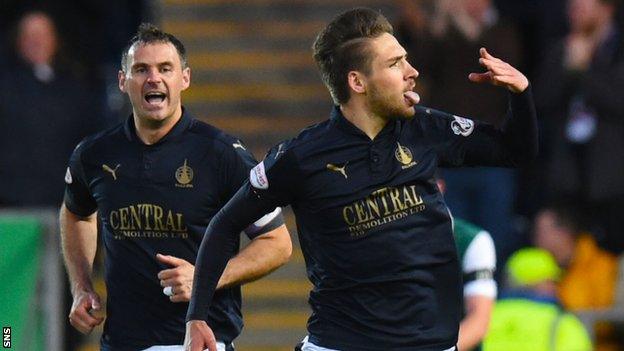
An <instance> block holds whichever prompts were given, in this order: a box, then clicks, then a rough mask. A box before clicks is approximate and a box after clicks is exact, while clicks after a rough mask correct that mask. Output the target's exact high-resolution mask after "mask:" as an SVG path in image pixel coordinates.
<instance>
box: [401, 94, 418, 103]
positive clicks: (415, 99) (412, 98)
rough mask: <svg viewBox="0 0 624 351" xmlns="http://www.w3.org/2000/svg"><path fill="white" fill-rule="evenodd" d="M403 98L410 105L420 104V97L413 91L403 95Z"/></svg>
mask: <svg viewBox="0 0 624 351" xmlns="http://www.w3.org/2000/svg"><path fill="white" fill-rule="evenodd" d="M403 97H404V98H406V99H407V100H408V101H409V102H410V103H411V104H412V105H416V104H418V103H419V102H420V96H418V94H416V93H415V92H413V91H407V92H405V93H403Z"/></svg>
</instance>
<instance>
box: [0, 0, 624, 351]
mask: <svg viewBox="0 0 624 351" xmlns="http://www.w3.org/2000/svg"><path fill="white" fill-rule="evenodd" d="M41 3H42V2H41V1H19V0H12V1H4V2H3V3H2V5H0V6H2V7H3V8H2V9H0V35H1V36H0V91H2V94H0V147H1V149H2V150H3V152H2V153H0V206H1V207H12V208H14V207H56V206H58V204H60V202H61V199H62V196H63V187H64V185H63V175H64V173H65V167H66V163H67V159H68V157H69V155H70V153H71V151H72V148H73V147H74V146H75V145H76V144H77V142H78V141H79V140H80V139H82V138H83V137H84V136H86V135H88V134H91V133H93V132H95V131H97V130H101V129H102V128H104V127H106V126H109V125H112V124H114V123H116V122H118V121H119V120H120V119H121V118H123V116H125V115H126V114H127V112H128V111H127V106H126V104H125V101H124V99H123V97H122V96H121V95H120V93H119V91H118V89H117V82H116V79H117V73H116V72H117V69H118V60H119V58H118V57H119V53H120V52H121V49H122V47H123V46H124V45H125V43H126V40H127V39H128V38H129V37H130V36H131V34H132V33H134V31H135V30H136V27H137V26H138V24H139V23H140V22H141V21H146V20H153V19H154V18H153V13H152V11H151V10H150V7H149V6H148V5H147V1H129V0H128V1H106V2H105V1H101V0H99V1H88V2H85V1H61V2H54V1H50V2H43V3H44V5H41ZM396 4H397V14H398V16H397V17H396V18H395V20H396V22H395V23H396V25H395V31H396V33H397V36H398V38H399V39H400V41H401V43H402V44H403V45H404V46H405V47H406V49H407V50H408V53H409V60H410V61H411V62H412V64H413V65H414V67H416V68H417V69H418V70H419V71H420V73H421V75H420V77H419V79H418V81H417V83H418V87H417V89H416V90H417V91H418V92H419V93H420V95H421V97H422V101H423V103H424V104H426V105H428V106H431V107H433V108H436V109H440V110H445V111H450V112H452V113H455V114H457V115H459V116H465V117H470V118H475V119H479V120H482V121H485V122H488V123H493V124H496V125H500V124H501V123H502V121H503V117H504V116H503V115H500V113H499V111H502V110H505V107H506V105H507V96H506V94H505V93H504V92H501V91H500V89H494V88H492V87H489V86H486V85H475V84H472V83H471V82H469V81H468V79H467V75H468V73H470V72H476V71H480V68H479V66H478V62H477V58H478V49H479V48H480V47H487V48H488V50H489V51H490V52H491V53H492V54H493V55H495V56H498V57H501V58H504V59H505V60H506V61H507V62H509V63H511V64H512V65H514V66H516V67H520V68H521V70H522V71H523V72H525V73H527V75H528V76H529V77H530V81H531V83H532V84H531V85H532V90H533V93H534V96H535V99H536V105H537V112H538V117H539V123H540V155H539V159H538V160H537V161H536V162H535V163H533V164H532V165H531V166H530V167H527V168H524V169H521V170H518V171H513V170H507V169H497V168H479V169H462V170H447V171H445V172H444V175H443V176H444V178H445V180H446V182H447V183H448V187H449V189H451V191H449V192H448V193H447V194H446V195H445V196H446V200H447V203H448V205H449V207H450V209H451V211H452V213H453V215H454V216H457V217H459V218H463V219H466V220H468V221H470V222H472V223H474V224H476V225H478V226H480V227H483V228H484V229H486V230H487V231H489V232H490V233H491V235H492V238H493V239H494V243H495V247H496V251H497V260H498V267H499V270H498V274H497V280H498V281H499V282H500V284H501V286H502V287H503V289H502V291H505V290H506V289H509V291H517V290H518V289H517V288H518V284H517V283H518V282H521V283H523V284H524V285H525V286H526V285H531V286H532V287H533V288H534V290H532V291H533V292H535V291H538V290H539V289H538V290H535V289H537V288H536V287H537V283H540V284H541V283H543V282H544V281H548V282H551V283H554V285H552V284H551V285H548V287H550V288H552V289H550V290H549V289H545V290H544V289H542V290H539V291H540V292H544V291H548V299H546V300H548V303H551V302H552V303H555V304H556V305H557V306H562V307H563V308H565V309H567V310H571V311H583V310H587V309H594V310H595V309H607V308H611V307H613V306H614V303H615V302H616V301H619V300H620V299H621V298H622V297H621V296H620V295H624V289H622V288H620V286H619V285H620V283H623V282H621V281H620V280H619V279H618V277H619V275H620V271H619V268H618V267H619V265H620V261H621V257H622V255H621V254H622V251H623V250H624V233H622V229H621V222H620V221H619V220H620V219H621V218H624V103H622V101H624V50H623V49H624V45H623V44H624V41H623V40H624V37H623V36H622V34H623V29H624V27H623V25H624V23H623V22H622V18H623V16H622V13H623V10H622V7H621V6H620V1H618V0H548V1H542V0H522V1H520V0H499V1H495V0H400V1H396ZM174 34H175V33H174ZM256 156H259V155H256ZM527 246H528V247H534V248H538V249H541V250H543V251H539V252H538V253H535V252H532V253H530V254H529V255H525V256H516V254H518V252H517V251H518V250H520V249H521V248H523V247H527ZM544 252H546V253H547V254H548V255H551V256H548V257H552V260H550V259H549V258H548V257H547V258H544V257H543V253H544ZM510 257H512V258H516V257H521V258H522V257H524V259H526V258H527V257H529V258H530V259H535V260H537V261H538V262H542V263H543V262H548V264H546V263H544V264H543V265H539V264H538V267H544V266H546V267H551V266H553V267H555V268H552V269H550V270H547V272H545V273H544V275H543V276H540V278H539V279H537V280H532V279H533V278H534V277H533V278H526V277H524V278H522V279H520V278H518V276H522V273H518V271H517V270H518V266H515V268H510V269H511V271H513V274H511V276H512V278H510V279H511V280H510V279H508V280H505V279H506V278H505V273H506V272H509V271H510V269H508V270H505V269H502V268H501V267H504V266H505V264H506V263H507V261H508V258H510ZM520 261H522V260H520ZM529 261H530V260H529ZM513 262H514V261H512V260H509V263H510V264H511V263H513ZM549 265H550V266H549ZM511 266H512V265H510V266H509V267H511ZM528 267H529V268H528V270H533V271H535V270H538V271H539V269H537V268H535V266H531V264H528ZM524 269H527V268H526V267H524ZM514 279H515V280H514ZM512 281H515V283H513V282H512ZM541 288H542V286H541V285H540V289H541ZM553 289H554V290H553ZM618 294H620V295H618ZM512 295H513V296H515V297H517V296H518V295H517V294H515V295H514V294H512ZM533 295H534V294H533ZM533 295H532V296H533ZM537 295H540V294H537ZM501 296H505V293H503V294H501ZM540 296H541V297H540V299H541V300H540V301H543V300H544V299H545V298H544V294H541V295H540ZM538 300H539V299H538ZM531 301H536V299H532V300H531ZM507 306H509V305H507ZM523 308H526V306H525V307H523ZM502 313H503V312H499V314H502ZM505 313H507V312H505ZM495 316H496V312H495ZM499 320H502V319H500V318H499ZM495 321H496V320H495ZM495 321H493V323H494V322H495ZM501 323H503V322H501ZM570 323H572V322H570ZM572 324H573V323H572ZM492 328H493V330H496V329H497V328H499V326H497V325H495V324H493V325H492ZM618 328H619V329H618ZM620 329H621V326H620V325H618V323H608V324H600V325H598V326H597V328H596V329H595V330H593V331H591V333H592V334H593V333H595V335H596V336H597V337H598V339H597V345H598V346H597V348H596V349H601V350H617V349H621V348H622V346H620V345H623V343H622V340H620V339H621V338H622V333H618V330H620ZM485 346H486V347H487V343H486V345H485Z"/></svg>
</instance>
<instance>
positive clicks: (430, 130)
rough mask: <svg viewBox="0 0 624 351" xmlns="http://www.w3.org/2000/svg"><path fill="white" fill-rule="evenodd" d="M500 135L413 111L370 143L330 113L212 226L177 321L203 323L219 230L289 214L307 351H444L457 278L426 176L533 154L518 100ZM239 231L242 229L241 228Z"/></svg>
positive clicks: (438, 198)
mask: <svg viewBox="0 0 624 351" xmlns="http://www.w3.org/2000/svg"><path fill="white" fill-rule="evenodd" d="M511 106H512V107H513V108H512V109H510V116H509V120H508V125H507V126H506V128H505V129H504V130H498V129H495V128H494V127H492V126H490V125H486V124H481V123H479V122H474V121H472V120H469V119H465V118H461V117H458V116H454V115H451V114H447V113H443V112H439V111H435V110H432V109H429V108H425V107H417V108H416V114H415V116H414V117H413V118H411V119H407V120H391V121H390V122H388V124H387V125H386V126H385V128H384V129H383V130H382V131H381V132H380V133H379V134H378V135H377V136H376V137H375V138H374V140H370V138H368V137H367V136H366V135H365V134H364V133H363V132H362V131H361V130H360V129H358V128H357V127H355V126H354V125H353V124H351V123H350V122H349V121H348V120H347V119H345V118H344V116H343V115H342V114H341V112H340V109H339V108H338V107H336V108H335V109H334V110H333V112H332V116H331V118H330V119H329V120H327V121H325V122H323V123H320V124H318V125H316V126H313V127H311V128H309V129H307V130H304V131H303V132H302V133H301V134H300V135H299V136H297V137H296V138H294V139H292V140H289V141H286V142H284V143H281V144H279V145H278V146H276V147H275V148H273V149H272V150H271V151H270V152H269V153H268V155H267V156H266V157H265V159H264V161H263V162H261V163H260V164H258V165H257V166H256V167H255V168H254V169H253V170H252V171H251V174H250V181H249V182H248V183H246V184H245V185H243V187H242V188H241V189H240V190H239V192H238V193H237V194H236V195H235V196H234V198H233V199H232V200H231V201H230V202H229V203H228V204H227V205H226V206H225V207H224V208H223V209H222V210H221V212H220V213H219V214H218V215H217V216H215V218H214V219H213V221H212V222H211V223H210V225H209V227H208V233H207V236H206V237H205V239H204V242H203V243H202V247H201V248H200V252H199V256H198V261H197V262H198V265H197V270H198V271H197V273H196V277H199V280H196V285H195V291H194V293H193V298H192V300H191V304H190V307H189V313H188V315H187V320H190V319H205V313H206V309H207V307H208V306H209V302H210V296H211V292H212V291H213V288H214V285H215V284H216V281H217V280H218V277H219V275H220V272H219V269H222V268H223V265H224V263H223V262H224V260H223V259H222V258H219V257H218V255H217V252H218V251H219V250H223V249H224V248H226V247H229V246H231V245H232V244H233V242H232V238H233V237H234V236H233V235H232V233H233V232H235V231H236V230H237V228H236V226H232V224H231V221H230V219H232V218H237V219H239V220H240V221H241V224H242V223H248V221H249V219H247V218H245V214H250V213H260V212H262V211H265V210H266V209H267V208H271V207H273V206H277V205H286V204H291V205H292V208H293V211H294V213H295V216H296V219H297V229H298V235H299V240H300V243H301V248H302V250H303V254H304V257H305V261H306V267H307V274H308V278H309V279H310V281H311V282H312V283H313V286H314V287H313V290H312V291H311V293H310V297H309V303H310V305H311V307H312V315H311V317H310V319H309V320H308V331H309V335H310V341H311V342H313V343H314V344H316V345H319V346H322V347H326V348H331V349H338V350H426V351H440V350H444V349H447V348H451V347H453V346H454V345H455V343H456V341H457V333H458V328H459V321H460V318H461V312H462V308H461V303H462V294H461V278H460V268H459V262H458V258H457V252H456V248H455V244H454V241H453V236H452V225H451V219H450V216H449V212H448V210H447V207H446V205H445V203H444V200H443V198H442V195H441V194H440V192H439V190H438V187H437V186H436V182H435V178H434V174H435V171H436V168H437V167H438V166H449V167H454V166H462V165H468V166H477V165H484V166H513V165H516V164H518V163H519V162H522V161H524V160H529V159H531V158H533V157H534V156H535V154H536V152H537V127H536V124H537V122H536V117H535V112H534V107H533V101H532V98H531V94H530V91H527V92H524V93H522V94H519V95H513V96H512V98H511ZM243 219H244V220H243Z"/></svg>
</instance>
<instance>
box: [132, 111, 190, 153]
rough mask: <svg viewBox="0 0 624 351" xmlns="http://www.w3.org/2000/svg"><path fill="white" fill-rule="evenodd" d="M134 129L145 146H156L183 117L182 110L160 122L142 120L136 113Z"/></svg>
mask: <svg viewBox="0 0 624 351" xmlns="http://www.w3.org/2000/svg"><path fill="white" fill-rule="evenodd" d="M133 116H134V127H135V129H136V134H137V136H138V137H139V139H141V141H142V142H143V143H144V144H145V145H153V144H156V143H157V142H158V141H160V139H162V138H163V137H164V136H165V135H167V133H169V132H170V131H171V129H173V126H175V125H176V123H177V122H178V121H179V120H180V118H181V117H182V110H181V109H179V110H178V111H176V112H175V113H174V114H173V115H172V116H169V117H167V118H165V119H163V120H160V121H151V120H142V119H140V118H138V117H137V114H136V113H134V115H133Z"/></svg>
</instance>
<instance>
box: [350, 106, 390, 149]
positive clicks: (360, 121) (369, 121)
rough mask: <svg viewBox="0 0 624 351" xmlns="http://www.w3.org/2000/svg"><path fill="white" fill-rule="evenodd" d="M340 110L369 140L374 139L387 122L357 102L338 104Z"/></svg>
mask: <svg viewBox="0 0 624 351" xmlns="http://www.w3.org/2000/svg"><path fill="white" fill-rule="evenodd" d="M340 111H341V112H342V115H343V116H344V117H345V118H346V119H347V120H349V122H351V123H353V125H354V126H356V127H357V128H358V129H360V130H361V131H362V132H364V134H366V135H367V136H368V137H369V138H370V139H371V140H373V139H375V137H376V136H377V134H379V132H381V130H382V129H383V128H384V127H385V126H386V124H387V123H388V120H387V119H385V118H382V117H380V116H378V115H376V114H374V113H372V112H371V111H370V110H369V109H367V108H365V107H364V106H363V105H362V104H357V103H355V102H353V101H349V102H348V103H346V104H342V105H340Z"/></svg>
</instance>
